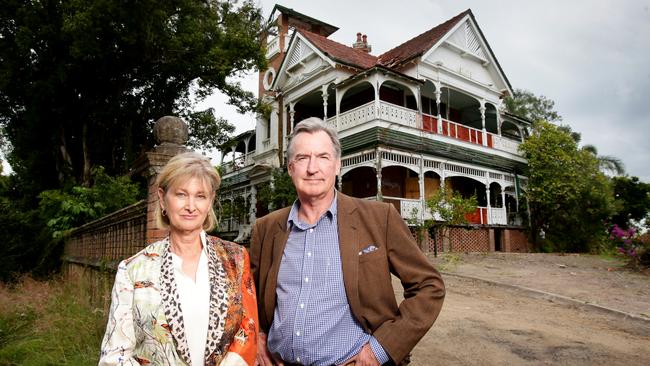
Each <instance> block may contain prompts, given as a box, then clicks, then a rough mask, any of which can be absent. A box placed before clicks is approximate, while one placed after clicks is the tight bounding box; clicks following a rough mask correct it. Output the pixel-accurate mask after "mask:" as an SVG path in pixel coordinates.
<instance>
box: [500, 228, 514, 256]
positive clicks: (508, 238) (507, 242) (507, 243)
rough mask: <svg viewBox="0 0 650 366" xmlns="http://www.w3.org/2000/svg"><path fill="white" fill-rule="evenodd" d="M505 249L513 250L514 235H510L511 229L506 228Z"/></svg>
mask: <svg viewBox="0 0 650 366" xmlns="http://www.w3.org/2000/svg"><path fill="white" fill-rule="evenodd" d="M502 240H503V251H504V252H511V251H512V243H511V240H512V237H511V235H510V229H505V230H503V238H502Z"/></svg>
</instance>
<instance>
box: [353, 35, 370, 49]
mask: <svg viewBox="0 0 650 366" xmlns="http://www.w3.org/2000/svg"><path fill="white" fill-rule="evenodd" d="M352 48H355V49H358V50H361V51H363V52H366V53H370V51H372V46H370V45H369V44H368V36H367V35H365V34H364V35H363V36H362V35H361V32H359V33H357V41H356V42H354V43H353V44H352Z"/></svg>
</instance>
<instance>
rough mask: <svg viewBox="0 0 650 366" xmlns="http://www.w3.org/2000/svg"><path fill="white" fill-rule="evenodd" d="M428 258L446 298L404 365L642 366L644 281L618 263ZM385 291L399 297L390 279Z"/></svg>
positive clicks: (647, 312) (546, 257) (647, 283)
mask: <svg viewBox="0 0 650 366" xmlns="http://www.w3.org/2000/svg"><path fill="white" fill-rule="evenodd" d="M430 259H431V261H432V262H433V263H434V264H435V265H436V266H437V267H438V268H439V269H440V270H441V271H442V272H443V277H444V279H445V284H446V286H447V297H446V299H445V304H444V306H443V309H442V313H441V315H440V317H439V318H438V320H437V321H436V324H435V325H434V326H433V328H432V329H431V330H430V331H429V332H428V333H427V335H426V336H425V337H424V338H423V339H422V341H420V343H419V344H418V345H417V347H416V348H415V349H414V351H413V357H412V362H411V365H626V366H632V365H650V353H649V352H648V350H650V276H648V275H643V274H636V273H631V272H629V271H626V270H624V269H622V262H620V261H617V260H612V259H604V258H601V257H598V256H590V255H553V254H510V253H508V254H505V253H490V254H459V255H450V256H446V257H443V258H440V257H439V258H433V257H432V256H431V258H430ZM458 275H460V276H462V277H459V276H458ZM470 277H475V278H480V279H485V280H488V282H486V281H482V280H477V279H472V278H470ZM495 283H498V284H495ZM394 287H395V288H396V289H400V290H399V291H397V290H396V296H397V297H398V298H400V297H401V286H400V285H399V282H398V281H397V280H395V281H394ZM522 288H523V289H522ZM538 290H539V292H538ZM553 294H557V295H559V296H558V297H555V296H553ZM571 299H573V300H575V301H573V300H571ZM584 303H594V304H598V305H599V306H601V307H599V308H596V307H592V306H588V305H584ZM603 308H609V309H612V310H614V311H607V310H603ZM625 313H628V314H631V315H632V316H631V317H630V316H625V315H624V314H625Z"/></svg>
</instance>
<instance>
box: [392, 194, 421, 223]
mask: <svg viewBox="0 0 650 366" xmlns="http://www.w3.org/2000/svg"><path fill="white" fill-rule="evenodd" d="M392 199H396V200H399V201H400V211H401V212H400V214H401V215H402V218H404V219H412V218H419V217H420V212H422V205H421V204H420V200H414V199H407V198H392ZM414 213H417V214H416V215H414Z"/></svg>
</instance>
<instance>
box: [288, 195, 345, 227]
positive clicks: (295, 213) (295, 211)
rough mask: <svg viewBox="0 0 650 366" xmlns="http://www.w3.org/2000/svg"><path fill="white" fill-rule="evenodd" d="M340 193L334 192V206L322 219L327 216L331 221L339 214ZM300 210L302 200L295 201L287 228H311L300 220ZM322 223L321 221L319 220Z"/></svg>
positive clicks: (332, 205) (331, 206)
mask: <svg viewBox="0 0 650 366" xmlns="http://www.w3.org/2000/svg"><path fill="white" fill-rule="evenodd" d="M337 201H338V192H337V191H336V190H334V199H333V200H332V204H331V205H330V207H329V208H328V209H327V210H326V211H325V212H324V213H323V215H322V216H321V218H322V217H323V216H327V217H328V218H329V219H330V220H333V219H334V217H336V215H337V214H338V202H337ZM298 209H300V200H298V199H296V200H295V201H293V205H292V206H291V211H289V217H288V218H287V227H288V228H292V227H293V226H294V225H298V227H300V228H305V227H309V225H307V224H305V223H304V222H302V221H300V219H299V218H298ZM318 221H320V219H319V220H318ZM318 221H317V222H316V224H315V225H312V226H316V225H317V224H318Z"/></svg>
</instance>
